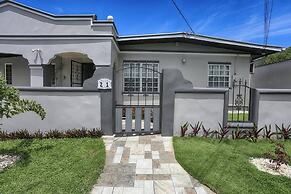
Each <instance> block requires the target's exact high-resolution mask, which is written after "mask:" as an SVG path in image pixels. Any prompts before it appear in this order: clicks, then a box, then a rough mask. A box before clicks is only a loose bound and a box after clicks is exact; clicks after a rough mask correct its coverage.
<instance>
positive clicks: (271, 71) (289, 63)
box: [253, 60, 291, 89]
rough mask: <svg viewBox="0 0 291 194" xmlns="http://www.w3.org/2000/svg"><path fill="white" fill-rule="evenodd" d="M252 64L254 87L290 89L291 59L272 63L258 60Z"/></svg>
mask: <svg viewBox="0 0 291 194" xmlns="http://www.w3.org/2000/svg"><path fill="white" fill-rule="evenodd" d="M254 64H255V70H254V71H255V74H254V77H253V82H254V84H253V85H254V86H255V87H256V88H269V89H291V76H290V75H291V60H286V61H282V62H278V63H273V64H264V62H263V60H258V61H256V62H255V63H254Z"/></svg>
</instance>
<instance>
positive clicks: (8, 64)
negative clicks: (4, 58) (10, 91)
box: [4, 63, 13, 85]
mask: <svg viewBox="0 0 291 194" xmlns="http://www.w3.org/2000/svg"><path fill="white" fill-rule="evenodd" d="M7 66H10V67H11V70H10V72H11V75H10V77H11V83H7V75H6V74H7ZM12 67H13V64H12V63H5V64H4V78H5V81H6V83H7V84H8V85H11V84H13V77H12V76H13V72H12Z"/></svg>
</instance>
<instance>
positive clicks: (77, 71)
mask: <svg viewBox="0 0 291 194" xmlns="http://www.w3.org/2000/svg"><path fill="white" fill-rule="evenodd" d="M82 72H83V70H82V63H79V62H77V61H73V60H71V87H82V84H83V82H82V80H83V77H82V76H83V73H82Z"/></svg>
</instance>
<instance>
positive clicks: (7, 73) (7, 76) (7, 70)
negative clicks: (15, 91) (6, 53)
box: [5, 63, 12, 84]
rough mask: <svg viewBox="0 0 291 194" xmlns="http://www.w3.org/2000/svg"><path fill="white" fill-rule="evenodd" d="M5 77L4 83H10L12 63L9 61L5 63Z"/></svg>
mask: <svg viewBox="0 0 291 194" xmlns="http://www.w3.org/2000/svg"><path fill="white" fill-rule="evenodd" d="M5 79H6V84H12V64H11V63H6V64H5Z"/></svg>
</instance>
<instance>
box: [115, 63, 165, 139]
mask: <svg viewBox="0 0 291 194" xmlns="http://www.w3.org/2000/svg"><path fill="white" fill-rule="evenodd" d="M158 69H159V63H158V62H155V61H152V62H149V61H136V62H134V61H128V62H126V61H125V62H124V64H123V67H122V69H119V70H117V71H116V74H119V75H120V76H119V80H120V81H121V82H122V83H121V84H120V86H121V87H122V92H121V100H120V101H119V103H117V104H116V111H115V118H116V123H115V126H116V127H115V132H116V133H117V134H148V133H159V131H160V92H161V89H160V86H161V76H162V74H161V73H160V72H159V71H158Z"/></svg>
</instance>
